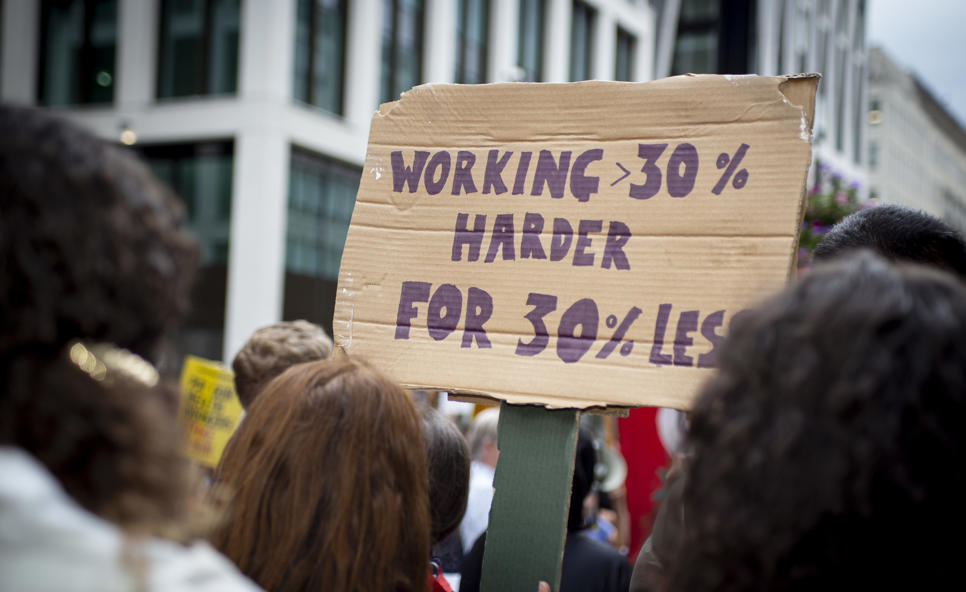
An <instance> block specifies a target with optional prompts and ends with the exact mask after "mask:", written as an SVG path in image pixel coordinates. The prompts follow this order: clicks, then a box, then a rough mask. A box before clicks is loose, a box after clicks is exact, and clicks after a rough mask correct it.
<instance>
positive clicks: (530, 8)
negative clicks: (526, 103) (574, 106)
mask: <svg viewBox="0 0 966 592" xmlns="http://www.w3.org/2000/svg"><path fill="white" fill-rule="evenodd" d="M544 14H545V7H544V0H520V39H519V44H518V46H517V49H518V52H517V65H518V66H520V68H521V69H522V70H523V80H525V81H526V82H540V81H542V80H543V15H544Z"/></svg>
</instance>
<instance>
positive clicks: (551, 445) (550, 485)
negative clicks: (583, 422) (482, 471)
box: [480, 403, 580, 592]
mask: <svg viewBox="0 0 966 592" xmlns="http://www.w3.org/2000/svg"><path fill="white" fill-rule="evenodd" d="M579 424H580V421H579V412H578V411H577V410H575V409H552V410H551V409H546V408H544V407H541V406H534V405H510V404H508V403H503V404H501V405H500V425H499V437H498V438H499V447H500V460H499V462H498V464H497V468H496V475H495V476H494V479H493V486H494V488H495V489H496V492H495V493H494V497H493V505H492V507H491V509H490V522H489V527H488V529H487V534H486V547H485V549H484V553H483V573H482V579H481V581H480V585H481V587H480V589H481V590H482V591H483V592H517V591H519V592H535V590H536V589H537V583H538V582H539V581H540V580H543V581H545V582H548V583H549V584H550V588H551V589H552V590H555V591H556V590H559V588H560V566H561V560H562V558H563V549H564V541H565V539H566V536H567V513H568V511H569V509H570V486H571V480H572V478H573V467H574V455H575V453H576V448H577V429H578V427H579Z"/></svg>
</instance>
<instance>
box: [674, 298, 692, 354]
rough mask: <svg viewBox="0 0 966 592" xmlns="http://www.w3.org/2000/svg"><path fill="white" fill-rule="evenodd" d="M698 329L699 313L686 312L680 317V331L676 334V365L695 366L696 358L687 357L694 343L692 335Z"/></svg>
mask: <svg viewBox="0 0 966 592" xmlns="http://www.w3.org/2000/svg"><path fill="white" fill-rule="evenodd" d="M697 328H698V311H696V310H686V311H684V312H682V313H681V316H680V317H678V329H677V331H676V332H675V334H674V365H675V366H694V358H692V357H691V356H689V355H686V352H687V349H688V347H690V346H691V345H692V344H693V343H694V339H692V338H691V337H690V334H691V333H692V332H693V331H695V330H696V329H697Z"/></svg>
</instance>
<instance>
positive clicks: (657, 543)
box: [631, 205, 966, 592]
mask: <svg viewBox="0 0 966 592" xmlns="http://www.w3.org/2000/svg"><path fill="white" fill-rule="evenodd" d="M863 249H865V250H870V251H873V252H875V253H876V254H878V255H879V256H881V257H884V258H886V259H888V260H889V261H893V262H909V263H918V264H922V265H927V266H931V267H934V268H936V269H940V270H943V271H947V272H949V273H952V274H953V275H955V276H957V277H959V278H960V279H966V240H964V238H963V236H962V235H961V234H960V233H959V232H957V231H956V230H955V229H954V228H952V227H951V226H949V225H948V224H946V223H945V222H943V221H942V220H939V219H938V218H935V217H933V216H930V215H929V214H926V213H923V212H920V211H917V210H912V209H909V208H905V207H902V206H897V205H879V206H876V207H873V208H869V209H866V210H861V211H858V212H856V213H854V214H851V215H849V216H847V217H845V218H844V219H842V220H841V221H840V222H839V223H838V224H836V225H835V226H833V227H832V229H831V230H830V231H829V232H828V233H826V235H825V236H824V237H823V238H822V241H821V242H820V243H819V244H818V245H817V246H816V248H815V252H814V255H813V259H814V261H815V263H816V264H822V263H827V262H830V261H833V260H836V259H838V258H841V257H848V256H849V255H851V254H854V253H855V252H856V251H860V250H863ZM679 476H680V471H678V470H677V468H676V467H672V471H671V472H669V474H668V477H667V479H666V482H665V490H666V491H667V495H666V496H665V500H664V501H663V502H662V504H661V507H660V508H659V510H658V512H657V515H656V517H655V520H654V528H653V530H652V535H651V538H650V539H649V540H648V541H647V542H646V543H645V545H644V547H643V548H642V549H641V552H640V553H639V554H638V556H637V562H636V563H635V565H634V577H633V580H632V582H631V590H632V591H633V592H645V591H648V590H659V589H661V588H662V586H663V582H664V578H665V572H664V564H665V563H666V562H667V559H668V555H669V553H670V551H669V549H671V548H673V547H674V544H675V538H676V537H677V535H678V533H679V532H680V531H681V530H682V529H683V525H684V517H683V513H682V511H681V510H680V508H676V507H673V506H674V504H675V503H676V501H675V500H678V499H680V495H679V492H678V490H680V488H681V486H682V483H681V482H679V481H678V477H679Z"/></svg>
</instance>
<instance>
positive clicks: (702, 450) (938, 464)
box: [667, 253, 966, 592]
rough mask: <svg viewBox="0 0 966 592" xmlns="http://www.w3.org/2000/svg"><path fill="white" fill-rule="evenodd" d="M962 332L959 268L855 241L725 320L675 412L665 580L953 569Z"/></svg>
mask: <svg viewBox="0 0 966 592" xmlns="http://www.w3.org/2000/svg"><path fill="white" fill-rule="evenodd" d="M964 338H966V288H964V286H963V285H962V284H961V283H960V282H958V281H957V280H955V279H954V278H952V276H949V275H948V274H945V273H943V272H939V271H935V270H932V269H927V268H918V267H916V266H901V267H893V266H892V265H890V264H888V263H887V262H886V261H884V260H882V259H880V258H878V257H876V256H873V255H872V254H869V253H864V254H862V255H860V256H858V257H857V258H852V259H846V260H843V261H842V262H839V263H835V264H831V265H828V266H826V267H822V266H818V267H816V269H814V270H813V271H812V272H811V273H809V274H808V275H806V276H805V277H804V278H803V280H802V281H800V282H799V283H798V284H796V285H794V286H793V287H791V288H789V289H788V290H787V291H785V292H783V293H782V294H780V295H778V296H776V297H774V298H773V299H771V300H769V301H767V302H765V303H764V304H762V305H760V306H758V307H756V308H753V309H750V310H749V311H747V312H746V313H744V314H743V315H740V316H738V317H736V318H735V319H734V321H733V323H732V326H731V329H730V332H729V335H728V337H727V338H726V341H725V343H724V344H723V346H722V348H721V355H720V357H719V358H718V369H717V371H716V374H715V375H714V376H713V378H711V379H710V380H709V381H708V383H706V385H705V387H704V388H703V391H702V392H701V394H700V395H699V397H698V399H697V401H696V403H695V406H694V409H693V411H692V414H691V428H690V431H689V434H688V437H687V441H686V446H687V447H688V451H689V452H690V454H691V458H690V460H689V461H688V464H687V466H686V469H685V470H686V473H685V474H684V478H685V479H686V481H685V483H684V486H683V487H682V489H681V490H682V493H681V497H680V506H681V509H682V513H683V516H684V524H685V528H684V531H683V533H682V536H681V537H680V538H681V540H680V541H679V542H678V543H676V547H677V548H675V549H672V550H669V553H668V554H667V555H668V557H669V558H671V559H670V561H671V565H670V566H669V572H670V573H669V580H668V587H667V589H668V590H675V591H680V592H692V591H695V592H697V591H706V590H717V591H723V592H728V591H746V590H769V591H773V590H794V591H798V590H801V591H805V590H827V589H833V590H838V589H843V590H845V589H873V590H874V589H920V588H924V587H926V585H925V583H926V582H929V581H936V582H943V583H944V584H947V583H948V582H950V581H954V580H955V579H956V578H957V577H958V575H959V574H958V570H959V559H960V557H959V555H960V552H959V547H958V545H956V544H955V543H950V542H948V539H946V538H945V537H944V536H942V533H944V532H945V533H949V534H952V535H953V536H955V535H956V534H957V533H959V532H962V529H963V527H964V526H966V504H964V503H963V498H964V496H966V430H964V429H963V420H964V418H966V348H964V346H963V344H964Z"/></svg>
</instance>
